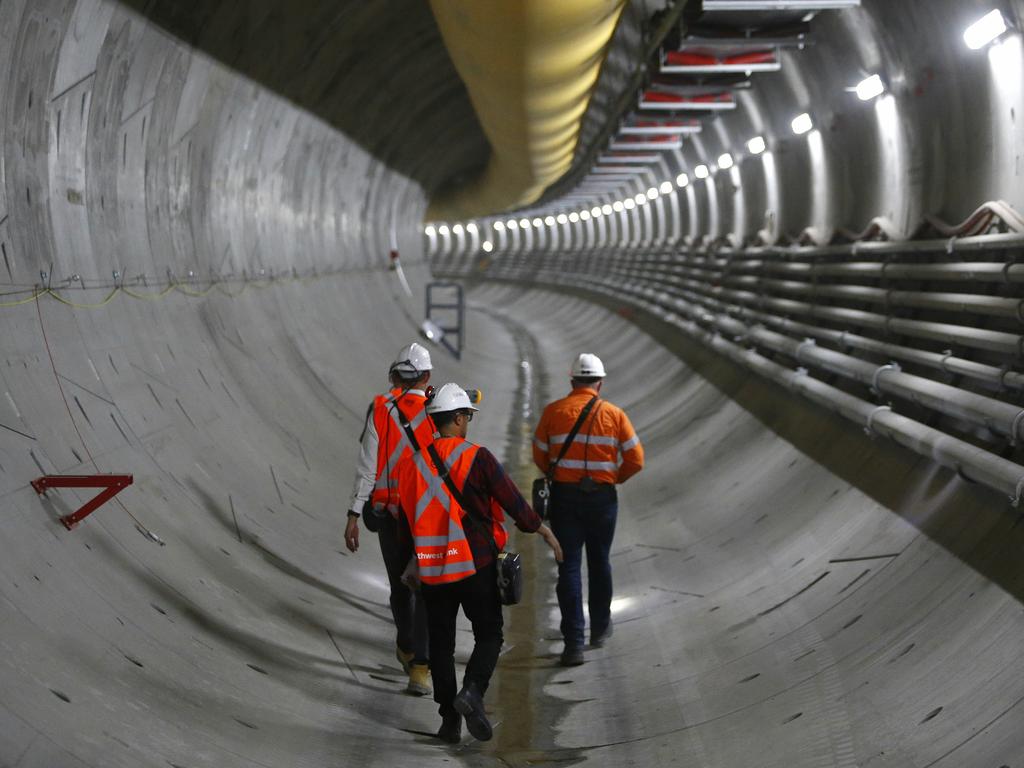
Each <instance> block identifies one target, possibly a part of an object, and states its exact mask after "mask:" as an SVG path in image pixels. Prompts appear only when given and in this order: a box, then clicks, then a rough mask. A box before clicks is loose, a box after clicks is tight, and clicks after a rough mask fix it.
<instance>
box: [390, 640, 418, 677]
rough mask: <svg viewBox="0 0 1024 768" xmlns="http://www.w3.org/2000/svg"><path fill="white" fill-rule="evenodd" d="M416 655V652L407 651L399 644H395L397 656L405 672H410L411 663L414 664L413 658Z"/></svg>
mask: <svg viewBox="0 0 1024 768" xmlns="http://www.w3.org/2000/svg"><path fill="white" fill-rule="evenodd" d="M415 657H416V654H415V653H411V652H410V653H406V652H405V651H403V650H402V649H401V647H399V646H397V645H396V646H395V658H396V659H398V663H399V664H401V665H402V671H403V672H405V674H407V675H408V674H409V665H410V664H412V660H413V659H414V658H415Z"/></svg>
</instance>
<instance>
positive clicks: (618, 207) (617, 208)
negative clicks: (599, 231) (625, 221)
mask: <svg viewBox="0 0 1024 768" xmlns="http://www.w3.org/2000/svg"><path fill="white" fill-rule="evenodd" d="M623 207H624V206H623V205H622V201H621V200H616V201H615V202H614V203H612V210H613V211H615V212H616V213H622V209H623Z"/></svg>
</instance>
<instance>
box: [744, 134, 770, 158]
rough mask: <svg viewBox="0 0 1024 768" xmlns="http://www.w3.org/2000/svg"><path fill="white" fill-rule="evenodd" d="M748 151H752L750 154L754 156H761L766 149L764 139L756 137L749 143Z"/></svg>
mask: <svg viewBox="0 0 1024 768" xmlns="http://www.w3.org/2000/svg"><path fill="white" fill-rule="evenodd" d="M747 149H749V150H750V154H752V155H760V154H761V153H762V152H764V151H765V149H766V146H765V143H764V137H763V136H755V137H754V138H752V139H751V140H750V141H748V142H747Z"/></svg>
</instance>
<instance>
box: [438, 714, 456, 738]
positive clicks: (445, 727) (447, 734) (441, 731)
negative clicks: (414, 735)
mask: <svg viewBox="0 0 1024 768" xmlns="http://www.w3.org/2000/svg"><path fill="white" fill-rule="evenodd" d="M437 738H439V739H440V740H441V741H444V742H447V743H448V744H458V743H459V742H460V741H462V715H448V716H447V717H444V718H442V719H441V727H440V728H438V729H437Z"/></svg>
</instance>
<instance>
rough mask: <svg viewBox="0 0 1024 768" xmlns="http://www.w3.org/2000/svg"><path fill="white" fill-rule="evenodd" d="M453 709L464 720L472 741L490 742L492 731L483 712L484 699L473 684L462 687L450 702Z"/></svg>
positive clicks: (489, 722)
mask: <svg viewBox="0 0 1024 768" xmlns="http://www.w3.org/2000/svg"><path fill="white" fill-rule="evenodd" d="M452 704H453V705H454V706H455V709H457V710H458V711H459V713H460V714H461V715H462V716H463V717H465V718H466V728H467V729H468V730H469V732H470V733H471V734H472V736H473V738H474V739H477V740H479V741H490V740H491V736H493V735H494V731H493V730H492V729H491V721H490V720H488V719H487V713H486V712H484V699H483V696H481V695H480V691H478V690H477V688H476V686H475V685H474V684H473V683H466V684H465V685H464V686H462V690H461V691H459V693H458V695H457V696H456V697H455V701H454V702H452Z"/></svg>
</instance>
